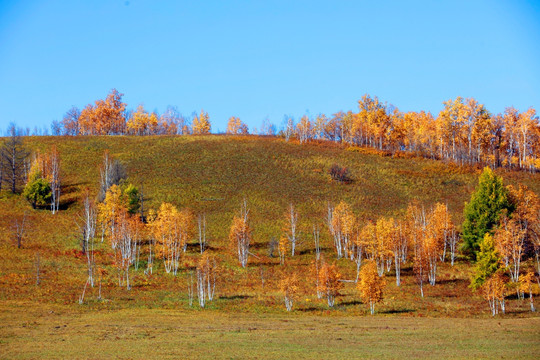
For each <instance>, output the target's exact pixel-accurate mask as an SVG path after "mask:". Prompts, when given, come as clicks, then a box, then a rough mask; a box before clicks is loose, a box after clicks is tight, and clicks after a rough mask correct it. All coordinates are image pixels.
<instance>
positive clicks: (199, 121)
mask: <svg viewBox="0 0 540 360" xmlns="http://www.w3.org/2000/svg"><path fill="white" fill-rule="evenodd" d="M192 131H193V134H194V135H206V134H210V131H211V125H210V116H208V113H207V112H204V110H201V114H200V115H199V116H197V115H195V117H194V118H193V123H192Z"/></svg>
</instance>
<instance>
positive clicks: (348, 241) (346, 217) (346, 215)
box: [329, 201, 356, 259]
mask: <svg viewBox="0 0 540 360" xmlns="http://www.w3.org/2000/svg"><path fill="white" fill-rule="evenodd" d="M329 225H330V233H331V234H332V236H333V237H334V247H335V248H336V252H337V256H338V259H340V258H341V257H346V258H347V257H349V256H350V257H351V259H352V258H353V257H354V242H353V238H352V236H353V234H354V228H355V225H356V220H355V218H354V214H353V213H352V210H351V207H350V206H349V204H347V203H345V202H343V201H342V202H340V203H339V205H338V206H336V207H335V208H334V209H333V212H332V214H331V221H330V222H329Z"/></svg>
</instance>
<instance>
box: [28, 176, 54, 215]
mask: <svg viewBox="0 0 540 360" xmlns="http://www.w3.org/2000/svg"><path fill="white" fill-rule="evenodd" d="M23 196H24V197H25V198H26V199H27V200H28V201H29V202H30V204H32V207H33V208H34V209H35V208H37V207H38V206H45V205H47V204H48V203H49V202H50V201H51V196H52V191H51V185H50V184H49V181H48V180H47V179H44V178H41V177H36V178H35V179H34V180H31V181H29V182H28V184H26V186H25V188H24V191H23Z"/></svg>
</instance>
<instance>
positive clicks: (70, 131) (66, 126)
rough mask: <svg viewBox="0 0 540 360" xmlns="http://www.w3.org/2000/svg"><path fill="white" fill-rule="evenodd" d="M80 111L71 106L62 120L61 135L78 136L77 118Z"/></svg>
mask: <svg viewBox="0 0 540 360" xmlns="http://www.w3.org/2000/svg"><path fill="white" fill-rule="evenodd" d="M80 116H81V110H79V109H78V108H77V107H75V106H73V107H72V108H71V109H69V110H68V111H67V112H66V114H65V115H64V118H63V119H62V128H63V132H62V133H63V135H69V136H76V135H79V133H80V129H79V118H80Z"/></svg>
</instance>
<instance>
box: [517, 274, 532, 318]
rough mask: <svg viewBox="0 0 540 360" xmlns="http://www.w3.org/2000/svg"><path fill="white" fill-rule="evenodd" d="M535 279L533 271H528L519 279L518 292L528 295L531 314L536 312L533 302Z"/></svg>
mask: <svg viewBox="0 0 540 360" xmlns="http://www.w3.org/2000/svg"><path fill="white" fill-rule="evenodd" d="M535 278H536V276H535V275H534V271H529V272H527V274H525V275H523V276H522V277H521V279H519V290H520V291H521V292H523V293H525V292H527V293H529V304H530V305H531V311H532V312H534V311H536V308H535V307H534V300H533V287H534V286H535V285H536V281H535V280H536V279H535Z"/></svg>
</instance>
